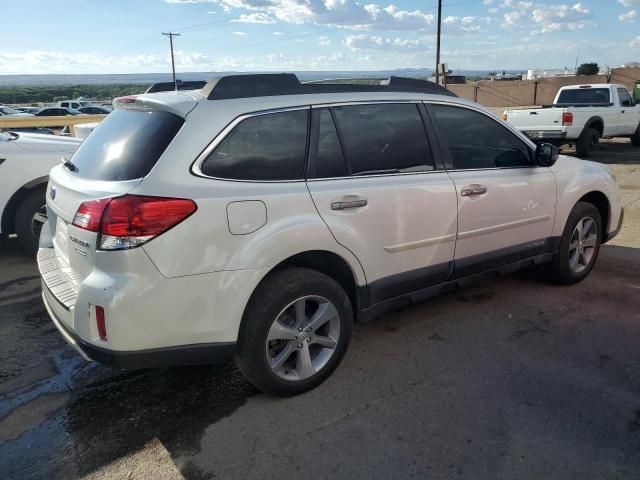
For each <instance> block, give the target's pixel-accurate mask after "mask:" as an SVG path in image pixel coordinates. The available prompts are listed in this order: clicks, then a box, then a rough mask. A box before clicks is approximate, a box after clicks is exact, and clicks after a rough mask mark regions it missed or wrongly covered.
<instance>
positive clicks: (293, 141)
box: [200, 109, 309, 180]
mask: <svg viewBox="0 0 640 480" xmlns="http://www.w3.org/2000/svg"><path fill="white" fill-rule="evenodd" d="M308 115H309V113H308V110H306V109H305V110H292V111H287V112H277V113H267V114H262V115H255V116H252V117H249V118H247V119H245V120H243V121H242V122H240V123H239V124H238V125H237V126H236V127H235V128H234V129H233V130H232V131H231V132H230V133H229V134H228V135H227V136H226V137H225V138H224V140H222V142H220V144H219V145H218V146H217V147H216V148H215V150H214V151H213V152H212V153H211V154H210V155H209V156H208V157H207V158H206V159H205V161H204V162H203V163H202V166H201V167H200V170H201V171H202V173H204V174H205V175H208V176H210V177H216V178H224V179H230V180H300V179H302V178H304V177H303V169H304V161H305V155H306V150H307V123H308Z"/></svg>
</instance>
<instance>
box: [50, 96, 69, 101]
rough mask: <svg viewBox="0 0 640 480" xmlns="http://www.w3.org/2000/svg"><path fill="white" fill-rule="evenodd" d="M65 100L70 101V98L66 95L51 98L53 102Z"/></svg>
mask: <svg viewBox="0 0 640 480" xmlns="http://www.w3.org/2000/svg"><path fill="white" fill-rule="evenodd" d="M65 100H70V98H69V97H67V96H66V95H57V96H55V97H53V101H54V102H64V101H65Z"/></svg>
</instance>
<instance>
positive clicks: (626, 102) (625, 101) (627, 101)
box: [618, 88, 633, 107]
mask: <svg viewBox="0 0 640 480" xmlns="http://www.w3.org/2000/svg"><path fill="white" fill-rule="evenodd" d="M618 98H619V99H620V105H621V106H623V107H630V106H632V105H633V100H632V99H631V95H629V92H627V89H626V88H619V89H618Z"/></svg>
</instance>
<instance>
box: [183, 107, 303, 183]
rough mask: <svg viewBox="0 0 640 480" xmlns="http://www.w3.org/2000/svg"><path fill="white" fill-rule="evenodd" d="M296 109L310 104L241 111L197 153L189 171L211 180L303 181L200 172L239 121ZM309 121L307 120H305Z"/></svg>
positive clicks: (298, 180) (253, 181)
mask: <svg viewBox="0 0 640 480" xmlns="http://www.w3.org/2000/svg"><path fill="white" fill-rule="evenodd" d="M298 110H310V105H304V106H297V107H285V108H273V109H269V110H260V111H257V112H250V113H243V114H242V115H239V116H237V117H236V118H234V119H233V120H232V121H231V122H230V123H229V124H228V125H227V126H226V127H224V128H223V129H222V131H221V132H220V133H218V134H217V135H216V136H215V137H214V139H213V140H212V141H211V142H210V143H209V145H207V146H206V147H205V149H204V150H203V151H202V152H201V153H200V155H198V156H197V157H196V159H195V161H194V162H193V163H192V164H191V169H190V170H191V173H192V174H193V175H195V176H196V177H201V178H208V179H211V180H222V181H225V182H242V183H299V182H304V181H305V179H304V178H301V179H296V180H248V179H247V180H243V179H238V178H224V177H213V176H211V175H207V174H205V173H203V172H202V164H203V163H204V161H205V160H206V159H207V157H208V156H209V155H211V153H212V152H213V151H214V150H215V149H216V147H217V146H218V145H220V144H221V143H222V141H223V140H224V139H225V138H226V137H227V135H229V133H231V131H232V130H233V129H234V128H236V127H237V126H238V125H239V124H240V123H242V122H243V121H244V120H247V119H248V118H253V117H258V116H261V115H269V114H273V113H282V112H293V111H298ZM307 121H309V120H307ZM307 135H308V133H307Z"/></svg>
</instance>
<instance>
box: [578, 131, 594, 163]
mask: <svg viewBox="0 0 640 480" xmlns="http://www.w3.org/2000/svg"><path fill="white" fill-rule="evenodd" d="M599 142H600V132H599V131H598V130H596V129H595V128H588V129H586V130H585V131H584V132H582V134H581V135H580V138H578V141H577V142H576V153H577V154H578V156H579V157H581V158H589V157H591V155H593V153H594V152H595V151H596V149H597V148H598V143H599Z"/></svg>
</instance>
